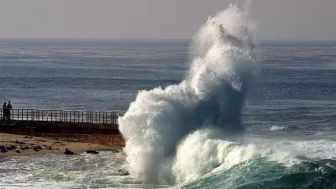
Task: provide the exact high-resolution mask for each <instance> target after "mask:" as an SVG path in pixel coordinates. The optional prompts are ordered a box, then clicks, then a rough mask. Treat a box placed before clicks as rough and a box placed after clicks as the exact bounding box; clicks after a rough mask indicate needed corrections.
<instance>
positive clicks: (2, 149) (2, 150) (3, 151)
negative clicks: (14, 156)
mask: <svg viewBox="0 0 336 189" xmlns="http://www.w3.org/2000/svg"><path fill="white" fill-rule="evenodd" d="M0 152H1V153H6V152H8V150H6V148H1V150H0Z"/></svg>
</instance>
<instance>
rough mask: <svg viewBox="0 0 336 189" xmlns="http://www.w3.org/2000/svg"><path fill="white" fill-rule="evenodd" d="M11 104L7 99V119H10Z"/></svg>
mask: <svg viewBox="0 0 336 189" xmlns="http://www.w3.org/2000/svg"><path fill="white" fill-rule="evenodd" d="M12 109H13V108H12V105H11V103H10V101H8V104H7V120H11V110H12Z"/></svg>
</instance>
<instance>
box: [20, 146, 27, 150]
mask: <svg viewBox="0 0 336 189" xmlns="http://www.w3.org/2000/svg"><path fill="white" fill-rule="evenodd" d="M21 150H29V146H22V147H21Z"/></svg>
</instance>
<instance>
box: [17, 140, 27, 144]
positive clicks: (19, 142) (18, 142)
mask: <svg viewBox="0 0 336 189" xmlns="http://www.w3.org/2000/svg"><path fill="white" fill-rule="evenodd" d="M15 143H16V144H26V143H24V142H21V141H18V140H16V141H15Z"/></svg>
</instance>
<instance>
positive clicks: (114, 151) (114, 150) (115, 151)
mask: <svg viewBox="0 0 336 189" xmlns="http://www.w3.org/2000/svg"><path fill="white" fill-rule="evenodd" d="M111 152H112V153H118V152H119V150H117V149H112V150H111Z"/></svg>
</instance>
